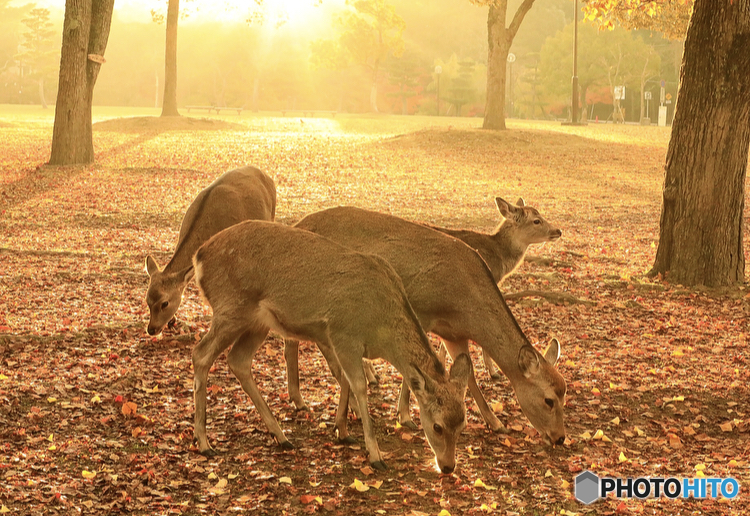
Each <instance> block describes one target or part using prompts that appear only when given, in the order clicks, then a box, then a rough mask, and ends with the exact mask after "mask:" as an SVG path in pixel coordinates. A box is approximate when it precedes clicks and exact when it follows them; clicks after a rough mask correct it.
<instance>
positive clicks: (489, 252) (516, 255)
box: [430, 197, 562, 380]
mask: <svg viewBox="0 0 750 516" xmlns="http://www.w3.org/2000/svg"><path fill="white" fill-rule="evenodd" d="M495 205H496V206H497V209H498V210H500V214H501V215H502V216H503V220H502V222H500V224H499V225H498V226H497V228H496V229H495V231H494V232H493V233H491V234H489V235H488V234H486V233H478V232H476V231H469V230H455V229H447V228H440V227H435V226H430V227H431V228H432V229H436V230H438V231H442V232H443V233H446V234H448V235H451V236H453V237H456V238H458V239H460V240H463V241H464V242H466V244H467V245H468V246H469V247H471V248H472V249H474V250H476V251H477V252H478V253H479V255H480V256H481V257H482V258H484V261H485V262H487V266H488V267H489V268H490V271H492V277H494V278H495V282H496V283H497V284H498V285H499V284H501V283H502V282H503V280H504V279H505V278H507V277H508V276H509V275H510V274H511V273H512V272H513V271H515V270H516V269H517V268H518V267H519V266H520V265H521V262H523V257H524V256H525V255H526V250H527V249H528V248H529V246H530V245H531V244H543V243H544V242H554V241H555V240H557V239H558V238H560V237H561V236H562V231H560V230H559V229H556V228H553V227H552V226H551V225H550V224H549V222H547V221H546V220H544V219H543V218H542V216H541V215H540V214H539V211H538V210H537V209H535V208H532V207H530V206H526V203H525V202H524V200H523V199H522V198H519V199H518V201H516V205H515V206H514V205H512V204H510V203H509V202H507V201H504V200H503V199H501V198H500V197H495ZM482 356H483V359H484V365H485V367H486V368H487V372H488V373H489V374H490V376H491V377H492V378H493V379H495V380H499V379H500V373H499V372H498V370H497V367H496V366H495V364H494V363H493V362H492V360H490V358H489V356H488V355H487V352H486V351H483V352H482Z"/></svg>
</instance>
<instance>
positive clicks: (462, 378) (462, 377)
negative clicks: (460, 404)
mask: <svg viewBox="0 0 750 516" xmlns="http://www.w3.org/2000/svg"><path fill="white" fill-rule="evenodd" d="M472 374H474V366H473V365H472V363H471V358H469V355H467V354H466V353H461V354H460V355H458V356H457V357H456V360H454V361H453V367H451V382H453V383H454V384H456V387H458V388H459V389H460V390H462V391H464V392H466V386H467V385H469V378H471V375H472Z"/></svg>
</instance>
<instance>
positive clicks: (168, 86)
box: [151, 0, 180, 116]
mask: <svg viewBox="0 0 750 516" xmlns="http://www.w3.org/2000/svg"><path fill="white" fill-rule="evenodd" d="M151 17H152V18H153V20H154V21H155V22H157V23H162V22H163V21H164V15H163V14H161V13H160V12H159V11H157V10H153V9H152V10H151ZM179 19H180V0H169V1H168V3H167V17H166V20H167V36H166V44H165V48H164V98H163V100H162V107H161V116H180V112H179V111H178V110H177V25H178V22H179Z"/></svg>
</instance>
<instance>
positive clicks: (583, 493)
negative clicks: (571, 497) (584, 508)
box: [575, 470, 599, 505]
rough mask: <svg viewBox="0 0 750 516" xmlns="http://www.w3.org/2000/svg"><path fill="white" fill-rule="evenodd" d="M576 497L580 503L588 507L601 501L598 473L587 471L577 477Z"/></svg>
mask: <svg viewBox="0 0 750 516" xmlns="http://www.w3.org/2000/svg"><path fill="white" fill-rule="evenodd" d="M575 496H576V499H577V500H578V501H579V502H581V503H585V504H586V505H588V504H590V503H594V502H595V501H597V500H598V499H599V477H598V476H597V475H596V473H592V472H591V471H588V470H586V471H584V472H583V473H580V474H579V475H577V476H576V480H575Z"/></svg>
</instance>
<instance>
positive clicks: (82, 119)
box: [49, 0, 114, 165]
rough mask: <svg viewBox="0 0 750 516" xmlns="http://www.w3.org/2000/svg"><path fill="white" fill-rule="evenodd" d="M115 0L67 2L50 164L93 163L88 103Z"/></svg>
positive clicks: (77, 0)
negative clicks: (93, 59) (95, 57)
mask: <svg viewBox="0 0 750 516" xmlns="http://www.w3.org/2000/svg"><path fill="white" fill-rule="evenodd" d="M113 7H114V0H66V2H65V21H64V22H63V41H62V50H61V55H60V85H59V87H58V92H57V103H56V107H55V126H54V129H53V132H52V152H51V154H50V160H49V163H50V165H74V164H80V163H91V162H92V161H94V144H93V140H92V135H91V102H92V100H93V93H94V84H96V78H97V76H98V75H99V68H100V67H101V64H100V63H97V62H95V61H92V60H91V59H88V55H98V56H103V55H104V50H105V49H106V48H107V39H108V38H109V28H110V24H111V23H112V9H113Z"/></svg>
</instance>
